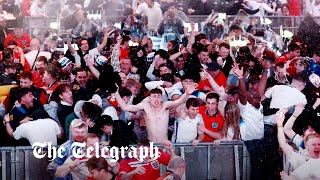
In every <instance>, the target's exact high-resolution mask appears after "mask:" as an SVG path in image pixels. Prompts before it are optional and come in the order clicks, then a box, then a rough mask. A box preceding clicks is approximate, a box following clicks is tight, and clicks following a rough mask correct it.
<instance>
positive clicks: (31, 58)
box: [24, 50, 51, 67]
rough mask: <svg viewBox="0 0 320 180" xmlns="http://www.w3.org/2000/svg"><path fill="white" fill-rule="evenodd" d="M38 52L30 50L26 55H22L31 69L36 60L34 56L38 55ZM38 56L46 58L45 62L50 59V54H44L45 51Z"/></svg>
mask: <svg viewBox="0 0 320 180" xmlns="http://www.w3.org/2000/svg"><path fill="white" fill-rule="evenodd" d="M38 52H39V51H36V50H32V51H30V52H28V53H27V54H25V55H24V57H25V58H26V59H27V61H28V63H29V64H30V66H31V67H32V65H33V63H34V61H35V60H36V56H37V54H38ZM40 56H44V57H46V58H47V60H49V59H50V58H51V53H50V52H46V51H40V53H39V55H38V57H40Z"/></svg>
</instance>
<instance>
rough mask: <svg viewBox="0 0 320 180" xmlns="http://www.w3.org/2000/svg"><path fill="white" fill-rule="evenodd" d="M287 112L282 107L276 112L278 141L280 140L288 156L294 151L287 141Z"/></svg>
mask: <svg viewBox="0 0 320 180" xmlns="http://www.w3.org/2000/svg"><path fill="white" fill-rule="evenodd" d="M286 112H287V110H286V109H280V110H279V111H278V112H277V113H276V123H277V127H278V141H279V146H280V148H281V149H282V151H283V153H284V154H285V155H287V156H289V155H290V154H291V152H292V151H293V149H292V147H291V146H290V145H289V144H288V143H287V142H286V137H285V135H284V131H283V121H284V117H285V113H286Z"/></svg>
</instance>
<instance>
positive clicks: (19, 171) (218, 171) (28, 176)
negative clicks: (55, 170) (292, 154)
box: [0, 141, 250, 180]
mask: <svg viewBox="0 0 320 180" xmlns="http://www.w3.org/2000/svg"><path fill="white" fill-rule="evenodd" d="M174 148H175V152H176V154H177V155H180V156H181V157H182V158H183V159H185V161H186V171H185V175H184V179H185V180H194V179H199V180H205V179H219V180H230V179H235V180H246V179H249V174H250V158H249V155H248V152H247V150H246V148H245V145H244V143H243V142H240V141H239V142H226V143H222V144H220V145H213V144H212V143H200V144H199V145H198V146H197V147H193V146H192V145H191V144H175V145H174ZM0 152H1V156H0V161H1V175H0V177H1V179H2V180H50V179H54V177H53V176H52V175H50V174H49V173H48V172H47V171H46V168H47V165H48V164H49V163H50V161H49V159H48V158H47V159H46V158H44V159H36V158H35V157H34V156H33V150H32V148H31V147H1V148H0ZM165 171H166V168H165V166H161V173H165Z"/></svg>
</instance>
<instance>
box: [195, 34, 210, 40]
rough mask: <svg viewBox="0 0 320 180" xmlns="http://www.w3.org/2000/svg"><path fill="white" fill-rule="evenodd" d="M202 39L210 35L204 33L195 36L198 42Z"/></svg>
mask: <svg viewBox="0 0 320 180" xmlns="http://www.w3.org/2000/svg"><path fill="white" fill-rule="evenodd" d="M201 39H208V37H207V36H206V35H205V34H203V33H200V34H198V35H196V37H195V41H196V42H199V41H200V40H201Z"/></svg>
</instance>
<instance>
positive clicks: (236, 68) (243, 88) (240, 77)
mask: <svg viewBox="0 0 320 180" xmlns="http://www.w3.org/2000/svg"><path fill="white" fill-rule="evenodd" d="M232 69H233V72H234V73H235V74H236V75H237V77H238V80H239V91H240V96H239V100H240V103H241V104H243V105H246V104H247V90H246V84H245V83H244V77H243V67H242V68H241V69H239V66H238V64H237V63H236V62H234V64H233V68H232Z"/></svg>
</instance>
